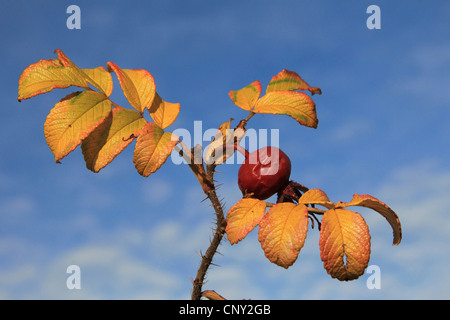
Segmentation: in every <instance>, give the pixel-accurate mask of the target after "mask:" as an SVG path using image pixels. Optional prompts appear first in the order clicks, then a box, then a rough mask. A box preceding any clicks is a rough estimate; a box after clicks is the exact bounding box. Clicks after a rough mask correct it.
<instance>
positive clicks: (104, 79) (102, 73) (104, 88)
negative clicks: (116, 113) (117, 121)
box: [55, 49, 113, 97]
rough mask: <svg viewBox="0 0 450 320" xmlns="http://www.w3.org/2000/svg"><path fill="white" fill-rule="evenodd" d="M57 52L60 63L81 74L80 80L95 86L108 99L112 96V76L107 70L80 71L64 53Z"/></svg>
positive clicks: (100, 68)
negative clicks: (82, 79)
mask: <svg viewBox="0 0 450 320" xmlns="http://www.w3.org/2000/svg"><path fill="white" fill-rule="evenodd" d="M55 52H56V54H57V55H58V59H59V61H61V63H62V64H63V65H64V66H65V67H71V68H73V69H74V70H75V71H76V72H77V73H78V74H79V77H80V78H84V79H85V80H86V81H87V82H88V83H90V84H91V85H93V86H94V87H95V88H96V89H97V90H99V91H100V92H101V93H103V94H104V95H106V96H107V97H109V96H110V95H111V92H112V87H113V82H112V77H111V74H110V73H109V72H107V71H106V70H105V68H103V67H98V68H95V69H80V68H79V67H78V66H77V65H76V64H75V63H73V62H72V60H70V59H69V58H68V57H67V56H66V54H65V53H64V52H62V51H61V50H59V49H56V50H55Z"/></svg>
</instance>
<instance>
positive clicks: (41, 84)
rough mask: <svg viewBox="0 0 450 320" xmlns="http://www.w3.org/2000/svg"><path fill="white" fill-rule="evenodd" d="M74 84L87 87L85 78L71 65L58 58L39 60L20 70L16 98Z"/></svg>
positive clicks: (26, 97)
mask: <svg viewBox="0 0 450 320" xmlns="http://www.w3.org/2000/svg"><path fill="white" fill-rule="evenodd" d="M70 86H76V87H81V88H86V89H87V88H89V85H88V83H87V82H86V79H85V78H83V77H81V76H80V74H79V73H78V72H77V70H75V69H74V68H72V67H65V66H64V65H63V64H62V63H61V61H59V60H58V59H51V60H39V61H38V62H36V63H34V64H31V65H30V66H28V67H27V68H25V70H24V71H23V72H22V74H21V75H20V78H19V92H18V93H19V95H18V98H17V99H18V100H19V101H22V100H25V99H28V98H31V97H34V96H37V95H39V94H43V93H47V92H50V91H52V90H53V89H55V88H61V89H63V88H68V87H70Z"/></svg>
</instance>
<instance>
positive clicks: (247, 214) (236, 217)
mask: <svg viewBox="0 0 450 320" xmlns="http://www.w3.org/2000/svg"><path fill="white" fill-rule="evenodd" d="M265 212H266V203H265V202H264V201H262V200H259V199H252V198H244V199H241V200H239V201H238V202H237V203H236V204H235V205H233V206H232V207H231V208H230V210H229V211H228V213H227V227H226V229H225V231H226V233H227V238H228V240H229V241H230V243H231V244H236V243H238V242H239V241H241V240H242V239H244V238H245V237H246V236H247V234H249V233H250V232H251V231H252V230H253V229H254V228H255V227H256V226H257V225H258V224H259V222H260V221H261V219H262V217H263V216H264V213H265Z"/></svg>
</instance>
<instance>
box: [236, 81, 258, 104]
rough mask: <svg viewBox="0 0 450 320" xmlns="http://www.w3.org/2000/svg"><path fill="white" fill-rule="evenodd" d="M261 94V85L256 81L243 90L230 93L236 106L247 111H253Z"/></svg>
mask: <svg viewBox="0 0 450 320" xmlns="http://www.w3.org/2000/svg"><path fill="white" fill-rule="evenodd" d="M260 94H261V83H260V82H259V81H254V82H252V83H250V84H249V85H248V86H246V87H244V88H242V89H239V90H234V91H230V92H229V93H228V95H229V96H230V98H231V101H233V103H234V104H235V105H237V106H238V107H239V108H242V109H244V110H247V111H250V110H252V109H253V107H254V106H255V103H256V100H258V98H259V96H260Z"/></svg>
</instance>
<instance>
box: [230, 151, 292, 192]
mask: <svg viewBox="0 0 450 320" xmlns="http://www.w3.org/2000/svg"><path fill="white" fill-rule="evenodd" d="M290 175H291V161H290V160H289V157H288V156H287V155H286V154H285V153H284V152H283V151H281V150H280V149H278V148H276V147H270V146H269V147H264V148H261V149H259V150H256V151H254V152H252V153H250V154H249V155H248V156H247V157H246V159H245V160H244V162H243V163H242V165H241V167H240V168H239V173H238V185H239V189H241V191H242V193H243V194H244V195H245V194H248V193H253V195H252V197H253V198H257V199H260V200H265V199H267V198H269V197H271V196H272V195H274V194H275V193H277V192H278V191H280V190H282V189H283V188H284V187H285V186H286V185H287V184H288V183H289V177H290Z"/></svg>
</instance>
